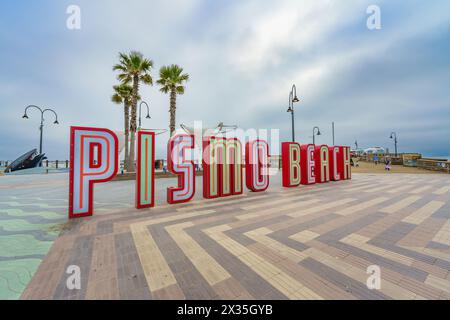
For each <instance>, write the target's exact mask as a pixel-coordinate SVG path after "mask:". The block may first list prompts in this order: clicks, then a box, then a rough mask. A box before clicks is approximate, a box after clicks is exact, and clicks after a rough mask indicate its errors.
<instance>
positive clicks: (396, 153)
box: [390, 132, 398, 158]
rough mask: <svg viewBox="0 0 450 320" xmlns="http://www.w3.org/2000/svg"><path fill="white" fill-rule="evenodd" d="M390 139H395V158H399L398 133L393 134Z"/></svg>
mask: <svg viewBox="0 0 450 320" xmlns="http://www.w3.org/2000/svg"><path fill="white" fill-rule="evenodd" d="M390 139H394V144H395V157H396V158H397V156H398V149H397V142H398V141H397V133H396V132H391V136H390Z"/></svg>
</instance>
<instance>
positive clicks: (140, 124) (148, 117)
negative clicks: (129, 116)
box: [138, 101, 151, 130]
mask: <svg viewBox="0 0 450 320" xmlns="http://www.w3.org/2000/svg"><path fill="white" fill-rule="evenodd" d="M143 104H144V105H145V106H146V107H147V116H146V117H145V118H146V119H150V118H151V117H150V108H149V107H148V104H147V102H145V101H142V102H141V103H140V104H139V128H138V130H140V129H141V126H142V120H141V107H142V105H143Z"/></svg>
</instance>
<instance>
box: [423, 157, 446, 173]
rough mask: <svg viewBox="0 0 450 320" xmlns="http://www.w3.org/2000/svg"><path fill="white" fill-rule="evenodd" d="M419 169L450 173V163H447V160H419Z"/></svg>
mask: <svg viewBox="0 0 450 320" xmlns="http://www.w3.org/2000/svg"><path fill="white" fill-rule="evenodd" d="M417 167H418V168H422V169H426V170H432V171H441V172H447V173H450V162H449V161H447V159H426V158H423V159H418V160H417Z"/></svg>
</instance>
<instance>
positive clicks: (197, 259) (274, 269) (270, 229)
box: [0, 174, 450, 299]
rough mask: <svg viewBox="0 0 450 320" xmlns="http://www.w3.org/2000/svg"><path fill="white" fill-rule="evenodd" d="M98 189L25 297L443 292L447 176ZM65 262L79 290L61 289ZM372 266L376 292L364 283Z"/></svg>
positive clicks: (405, 295) (449, 224)
mask: <svg viewBox="0 0 450 320" xmlns="http://www.w3.org/2000/svg"><path fill="white" fill-rule="evenodd" d="M165 183H167V182H165ZM157 184H159V181H158V182H157ZM105 186H107V187H105V188H103V189H101V188H99V191H100V192H99V195H96V197H97V198H96V199H97V200H98V201H100V200H103V201H105V200H104V199H105V198H106V196H107V194H108V193H107V190H111V189H113V191H111V193H109V196H108V197H109V198H110V197H111V195H114V201H113V202H111V203H107V202H105V203H103V204H102V203H99V204H98V205H96V215H95V216H94V217H92V218H88V219H83V220H76V221H73V222H71V224H70V225H69V227H68V230H66V231H64V233H63V234H62V235H61V236H60V237H59V238H58V239H57V240H56V241H55V242H54V244H53V246H52V247H51V249H50V251H49V253H48V254H47V256H46V257H45V259H44V260H43V262H42V263H41V264H40V266H39V268H38V270H37V272H36V274H35V275H34V277H33V278H32V280H31V282H30V283H29V285H28V287H27V288H26V289H25V291H24V292H23V294H22V298H23V299H449V298H450V274H449V270H450V220H449V217H450V176H448V175H434V174H433V175H426V176H424V175H412V174H394V175H373V174H372V175H371V174H355V175H354V179H353V180H352V181H345V182H339V183H330V184H327V185H315V186H302V187H299V188H294V189H283V188H281V187H280V183H279V176H278V177H276V178H275V179H272V181H271V187H270V189H269V190H268V191H267V192H265V193H260V194H256V193H250V192H247V193H246V194H244V195H242V196H237V197H228V198H224V199H217V200H200V201H199V200H195V201H193V202H190V203H188V204H183V205H176V206H168V205H158V206H157V207H156V208H152V209H149V210H140V211H138V210H135V209H134V208H132V207H131V201H132V200H131V199H132V198H131V196H130V194H131V190H130V188H131V184H119V183H110V184H105ZM119 190H122V191H123V192H118V191H119ZM102 192H104V193H102ZM159 193H160V194H161V191H159ZM197 194H201V190H198V191H197ZM123 197H125V199H126V200H125V199H123ZM121 199H123V201H121ZM119 203H122V207H120V206H118V204H119ZM0 256H2V254H1V253H0ZM70 265H77V266H79V267H80V270H81V289H80V290H69V289H68V288H67V286H66V281H67V278H68V277H69V275H68V274H66V269H67V267H68V266H70ZM370 265H378V266H379V267H380V270H381V289H380V290H369V289H368V288H367V287H366V280H367V278H368V276H369V275H368V274H367V273H366V269H367V267H368V266H370Z"/></svg>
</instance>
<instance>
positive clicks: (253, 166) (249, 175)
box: [245, 140, 269, 192]
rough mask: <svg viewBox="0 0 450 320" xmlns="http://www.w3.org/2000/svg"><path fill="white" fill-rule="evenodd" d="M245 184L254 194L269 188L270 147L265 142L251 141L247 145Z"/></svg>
mask: <svg viewBox="0 0 450 320" xmlns="http://www.w3.org/2000/svg"><path fill="white" fill-rule="evenodd" d="M245 183H246V185H247V188H248V189H250V190H251V191H253V192H261V191H264V190H266V189H267V188H268V187H269V145H268V144H267V142H266V141H264V140H254V141H249V142H247V144H246V145H245Z"/></svg>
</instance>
